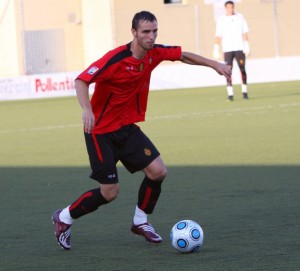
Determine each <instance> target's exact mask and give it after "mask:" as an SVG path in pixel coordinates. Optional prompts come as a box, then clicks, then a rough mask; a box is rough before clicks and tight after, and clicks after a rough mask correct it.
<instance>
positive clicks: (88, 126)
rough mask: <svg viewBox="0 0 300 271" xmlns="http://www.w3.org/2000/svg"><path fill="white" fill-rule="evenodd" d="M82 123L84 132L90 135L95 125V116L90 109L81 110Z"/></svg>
mask: <svg viewBox="0 0 300 271" xmlns="http://www.w3.org/2000/svg"><path fill="white" fill-rule="evenodd" d="M82 121H83V127H84V131H85V132H86V133H91V132H92V130H93V128H94V125H95V116H94V113H93V111H92V110H91V109H83V112H82Z"/></svg>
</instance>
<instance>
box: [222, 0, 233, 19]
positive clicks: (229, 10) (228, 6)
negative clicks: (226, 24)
mask: <svg viewBox="0 0 300 271" xmlns="http://www.w3.org/2000/svg"><path fill="white" fill-rule="evenodd" d="M224 6H225V10H226V15H227V16H230V15H233V14H234V2H233V1H226V2H225V4H224Z"/></svg>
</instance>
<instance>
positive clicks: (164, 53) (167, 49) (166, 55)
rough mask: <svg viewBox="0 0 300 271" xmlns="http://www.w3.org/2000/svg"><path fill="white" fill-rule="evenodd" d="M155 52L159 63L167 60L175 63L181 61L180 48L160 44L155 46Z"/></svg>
mask: <svg viewBox="0 0 300 271" xmlns="http://www.w3.org/2000/svg"><path fill="white" fill-rule="evenodd" d="M154 47H155V51H156V54H157V56H159V58H160V61H164V60H169V61H176V60H180V59H181V47H180V46H167V45H162V44H155V46H154Z"/></svg>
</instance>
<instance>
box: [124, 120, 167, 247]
mask: <svg viewBox="0 0 300 271" xmlns="http://www.w3.org/2000/svg"><path fill="white" fill-rule="evenodd" d="M133 131H134V132H133V134H132V136H130V137H129V138H128V139H127V142H126V146H125V147H123V148H122V150H121V151H120V152H119V156H120V160H121V162H122V163H123V164H124V166H125V167H126V168H127V169H128V170H129V171H130V172H131V173H134V172H136V171H143V172H144V174H145V177H144V179H143V181H142V183H141V185H140V189H139V193H138V202H137V205H136V208H135V214H134V217H133V223H132V227H131V231H132V232H133V233H135V234H138V235H142V236H144V237H145V238H146V240H147V241H149V242H153V243H160V242H161V241H162V238H161V237H160V236H159V235H158V234H157V233H156V232H155V230H154V228H153V227H152V226H151V224H150V223H148V218H147V216H148V215H149V214H151V213H152V212H153V210H154V208H155V206H156V203H157V201H158V198H159V196H160V192H161V185H162V182H163V180H164V178H165V177H166V175H167V169H166V167H165V165H164V163H163V161H162V159H161V157H160V154H159V152H158V150H157V149H156V147H155V146H154V144H153V143H152V142H151V141H150V139H149V138H148V137H147V136H146V135H145V134H144V133H143V132H142V131H141V130H140V129H139V127H137V126H135V128H134V129H133ZM133 150H134V151H133ZM128 152H129V153H130V154H129V155H128Z"/></svg>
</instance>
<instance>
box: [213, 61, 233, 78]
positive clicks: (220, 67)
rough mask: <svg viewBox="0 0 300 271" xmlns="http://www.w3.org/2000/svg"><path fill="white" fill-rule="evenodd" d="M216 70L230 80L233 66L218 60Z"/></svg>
mask: <svg viewBox="0 0 300 271" xmlns="http://www.w3.org/2000/svg"><path fill="white" fill-rule="evenodd" d="M215 70H216V72H217V73H218V74H220V75H224V76H225V77H226V79H228V80H230V78H231V68H230V67H229V66H228V65H226V64H223V63H219V62H216V66H215Z"/></svg>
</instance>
